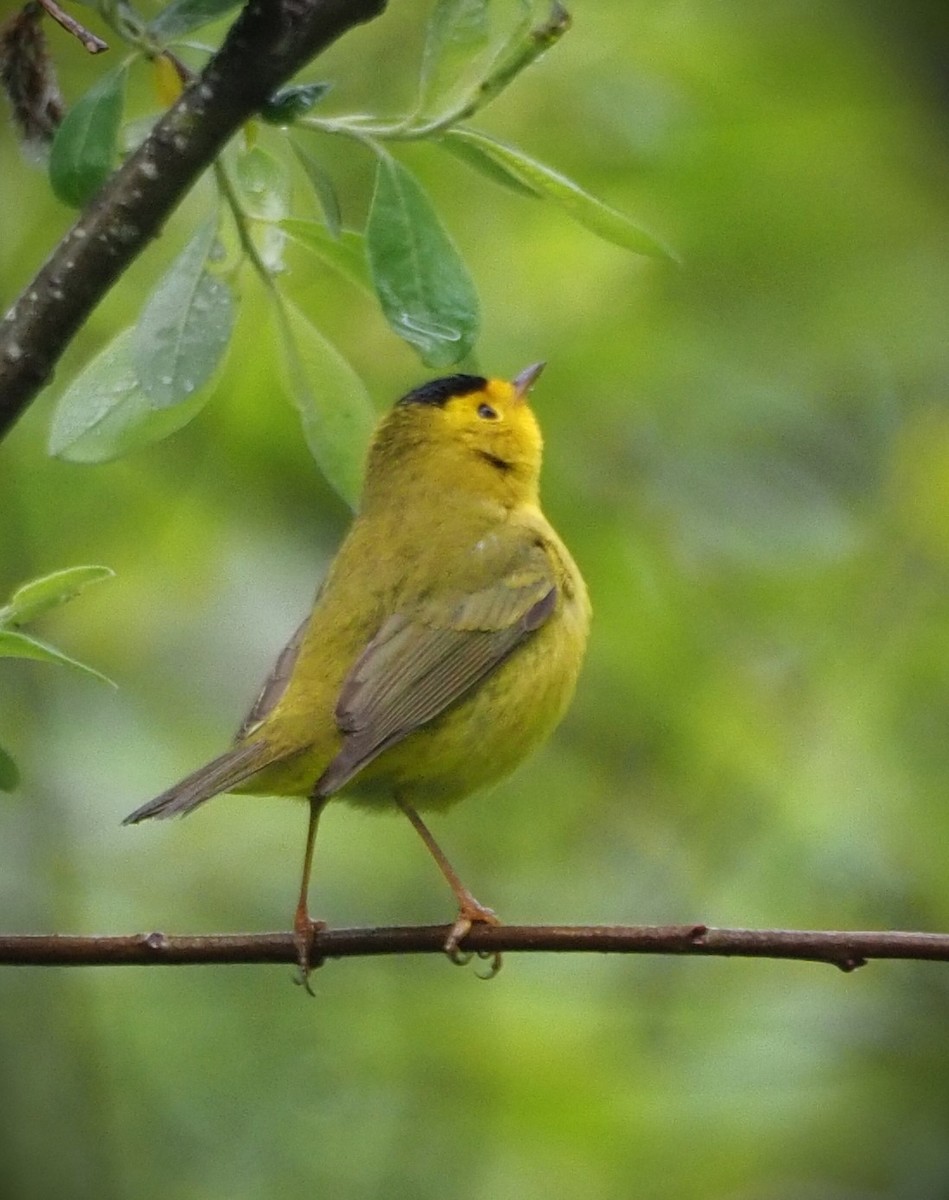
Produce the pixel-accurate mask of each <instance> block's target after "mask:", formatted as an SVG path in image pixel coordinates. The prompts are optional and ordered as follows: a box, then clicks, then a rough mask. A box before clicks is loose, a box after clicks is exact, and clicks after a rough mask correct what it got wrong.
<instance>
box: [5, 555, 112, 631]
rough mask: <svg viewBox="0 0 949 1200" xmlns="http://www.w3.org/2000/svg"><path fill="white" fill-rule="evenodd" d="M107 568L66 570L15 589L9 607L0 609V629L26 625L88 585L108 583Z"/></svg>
mask: <svg viewBox="0 0 949 1200" xmlns="http://www.w3.org/2000/svg"><path fill="white" fill-rule="evenodd" d="M114 576H115V572H114V571H111V570H110V569H109V568H108V567H91V566H90V567H66V568H64V569H63V570H62V571H53V572H52V574H50V575H43V576H41V577H40V578H39V579H31V580H30V581H29V583H24V584H23V585H22V586H21V587H18V588H17V589H16V591H15V592H14V593H13V595H12V596H11V597H10V603H9V604H7V605H5V606H4V607H3V608H0V626H7V625H26V624H27V623H28V622H29V621H33V620H35V619H36V618H37V617H38V616H40V615H41V614H42V613H44V612H47V611H48V610H49V609H51V608H57V607H58V606H59V605H60V604H65V603H66V601H67V600H72V599H73V597H75V596H78V595H79V593H80V592H81V591H83V590H84V589H85V588H87V587H88V586H89V585H90V584H91V583H98V582H99V580H100V579H112V578H114Z"/></svg>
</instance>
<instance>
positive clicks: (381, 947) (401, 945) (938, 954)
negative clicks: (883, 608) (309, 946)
mask: <svg viewBox="0 0 949 1200" xmlns="http://www.w3.org/2000/svg"><path fill="white" fill-rule="evenodd" d="M447 934H448V928H447V927H446V926H444V925H418V926H401V927H400V926H395V927H391V928H384V929H380V928H364V929H323V930H321V931H319V932H317V933H316V934H315V935H314V938H313V951H312V956H313V962H314V963H316V962H318V961H319V960H320V959H327V958H354V957H360V956H366V955H380V954H441V953H443V949H444V945H445V938H446V936H447ZM464 948H465V949H466V950H472V951H475V952H484V953H490V954H495V953H501V952H503V953H508V952H511V951H549V952H555V953H564V952H570V951H573V952H587V953H589V952H596V953H599V954H679V955H697V956H701V957H715V958H784V959H798V960H800V961H804V962H824V963H830V964H831V965H833V966H836V967H839V968H840V969H841V970H843V971H853V970H855V969H856V968H857V967H862V966H864V965H865V964H866V963H867V962H868V961H869V960H870V959H873V958H878V959H880V958H899V959H917V960H929V961H937V962H949V934H945V933H905V932H896V931H892V932H891V931H879V932H873V931H871V932H849V931H841V930H796V929H711V928H708V927H707V926H705V925H648V926H642V925H500V926H476V927H475V928H474V929H473V930H472V931H471V933H469V934H468V936H467V937H466V938H465V942H464ZM296 961H297V949H296V944H295V942H294V939H293V935H292V934H291V933H234V934H207V935H199V936H190V935H180V934H165V933H139V934H130V935H127V936H119V937H80V936H66V935H63V934H50V935H40V934H26V935H23V934H0V965H6V966H21V967H25V966H33V967H37V966H41V967H95V966H99V967H106V966H113V967H117V966H183V965H192V966H193V965H199V964H209V963H296Z"/></svg>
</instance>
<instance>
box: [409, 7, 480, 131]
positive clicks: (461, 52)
mask: <svg viewBox="0 0 949 1200" xmlns="http://www.w3.org/2000/svg"><path fill="white" fill-rule="evenodd" d="M489 7H490V0H436V4H435V7H434V8H433V10H432V15H431V16H430V17H429V19H428V25H427V26H426V30H425V48H424V50H423V52H422V68H421V72H420V74H419V98H418V109H419V111H420V112H423V111H425V110H426V109H427V108H428V107H429V105H430V104H431V103H432V101H433V100H434V99H435V98H437V97H438V96H439V95H441V94H442V93H444V92H446V91H449V90H451V89H452V88H453V87H455V86H456V85H457V81H458V79H459V77H463V76H464V74H465V68H466V67H467V66H468V65H469V63H470V62H471V60H472V59H473V58H474V57H475V56H476V55H477V54H478V53H479V52H480V51H482V50H483V49H484V48H485V47H486V46H487V45H488V42H489V41H490V25H489V22H488V9H489Z"/></svg>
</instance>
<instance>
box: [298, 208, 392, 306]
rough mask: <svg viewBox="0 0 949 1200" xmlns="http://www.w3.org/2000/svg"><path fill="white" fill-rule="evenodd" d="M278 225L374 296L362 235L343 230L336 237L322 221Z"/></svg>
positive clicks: (364, 240) (300, 218) (351, 230)
mask: <svg viewBox="0 0 949 1200" xmlns="http://www.w3.org/2000/svg"><path fill="white" fill-rule="evenodd" d="M279 225H280V228H281V229H282V230H283V231H284V232H285V233H286V234H287V235H288V236H289V237H292V238H293V240H294V241H296V242H299V243H300V245H301V246H306V248H307V249H308V250H312V251H313V253H314V254H317V255H319V257H320V258H321V259H322V260H323V262H325V263H327V264H328V265H329V266H331V267H332V268H333V269H334V270H335V271H338V272H339V273H340V274H341V275H345V277H346V278H347V279H349V280H350V282H352V283H356V284H358V285H359V286H360V287H362V288H365V289H366V291H367V292H369V293H370V294H372V292H373V287H372V279H371V278H370V277H369V266H368V264H367V262H366V239H365V238H364V237H363V235H362V234H361V233H357V232H356V230H355V229H343V230H340V234H339V237H333V236H332V234H331V233H330V232H329V230H328V229H327V228H326V226H325V225H322V224H320V222H319V221H307V220H304V219H303V218H302V217H287V218H286V220H284V221H280V222H279Z"/></svg>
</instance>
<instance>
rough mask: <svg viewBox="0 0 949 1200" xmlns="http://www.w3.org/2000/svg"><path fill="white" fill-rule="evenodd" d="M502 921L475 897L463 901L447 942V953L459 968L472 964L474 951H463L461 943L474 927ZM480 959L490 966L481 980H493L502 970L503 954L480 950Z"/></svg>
mask: <svg viewBox="0 0 949 1200" xmlns="http://www.w3.org/2000/svg"><path fill="white" fill-rule="evenodd" d="M500 924H501V921H500V919H499V917H498V915H497V913H496V912H495V911H494V910H493V909H491V908H485V906H484V905H483V904H481V903H479V901H477V900H476V899H475V898H474V896H471V895H468V896H466V897H465V898H464V899H463V900H462V901H461V905H460V907H459V909H458V916H457V918H456V919H455V923H454V925H452V927H451V931H450V932H449V934H448V937H447V939H446V941H445V953H446V954H447V955H448V957H449V958H450V959H451V961H452V962H453V963H454V964H455V966H457V967H464V966H467V965H468V963H470V962H471V956H472V953H473V951H470V950H462V948H461V942H462V941H464V939H465V938H466V937H467V936H468V934H469V933H470V932H471V927H472V926H473V925H500ZM478 957H479V958H481V959H484V960H485V961H486V962H488V963H489V964H490V965H489V967H488V972H487V974H486V975H480V976H479V978H481V979H493V978H494V977H495V975H497V973H498V971H500V969H501V965H502V964H501V954H500V951H498V950H479V951H478Z"/></svg>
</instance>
